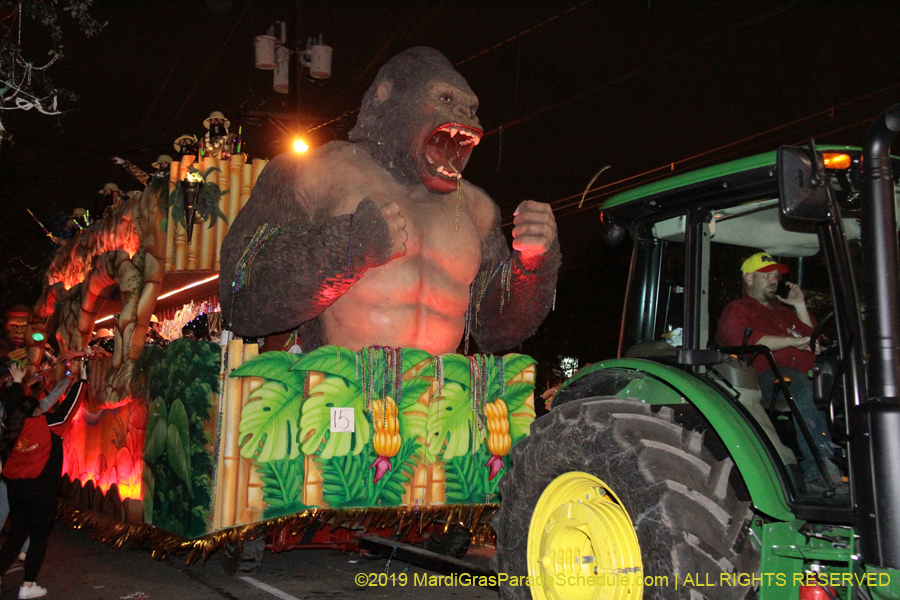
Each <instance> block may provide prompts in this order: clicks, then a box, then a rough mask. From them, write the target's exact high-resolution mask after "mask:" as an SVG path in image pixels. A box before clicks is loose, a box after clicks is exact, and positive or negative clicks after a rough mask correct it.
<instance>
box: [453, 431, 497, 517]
mask: <svg viewBox="0 0 900 600" xmlns="http://www.w3.org/2000/svg"><path fill="white" fill-rule="evenodd" d="M490 456H491V455H490V451H489V450H488V449H487V446H486V445H485V446H482V447H481V449H480V450H479V451H478V452H476V453H475V454H474V455H467V456H457V457H455V458H453V459H451V460H449V461H448V462H447V463H446V464H445V465H444V477H445V478H446V483H445V485H444V490H445V492H446V494H447V497H446V501H447V504H484V503H486V502H496V501H497V499H498V497H499V483H500V477H495V478H494V480H493V481H488V477H489V475H490V469H488V468H487V467H486V466H484V465H485V463H486V462H487V461H488V459H489V458H490ZM504 458H505V459H508V457H504ZM507 468H509V465H508V464H507ZM502 472H503V471H501V473H502Z"/></svg>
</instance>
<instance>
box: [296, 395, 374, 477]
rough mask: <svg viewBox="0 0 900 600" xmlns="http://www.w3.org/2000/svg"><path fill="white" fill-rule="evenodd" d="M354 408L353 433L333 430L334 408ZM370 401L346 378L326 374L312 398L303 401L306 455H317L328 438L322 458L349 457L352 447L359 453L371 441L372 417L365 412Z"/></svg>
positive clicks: (301, 434)
mask: <svg viewBox="0 0 900 600" xmlns="http://www.w3.org/2000/svg"><path fill="white" fill-rule="evenodd" d="M332 407H334V408H352V409H353V421H354V424H355V426H354V429H355V431H354V432H353V433H332V432H331V431H330V426H331V409H332ZM365 409H366V400H365V398H364V397H363V395H362V393H360V390H359V388H357V387H356V386H355V385H350V384H348V382H347V380H346V379H344V378H342V377H326V378H325V380H324V381H322V383H320V384H319V385H317V386H316V387H314V388H313V389H311V390H310V392H309V398H307V399H306V401H305V402H304V403H303V416H302V417H301V418H300V439H301V441H302V444H303V446H302V451H303V453H304V454H313V453H315V452H316V450H317V449H318V448H319V446H320V445H321V444H322V440H323V438H324V440H325V447H324V448H322V450H321V452H320V453H319V458H321V459H323V460H327V459H330V458H331V457H333V456H345V455H346V454H348V453H349V452H350V450H351V447H352V450H353V454H354V455H357V454H359V453H360V452H362V450H363V448H365V446H366V444H367V443H368V442H369V437H370V435H369V427H370V426H369V420H368V419H367V418H366V414H365Z"/></svg>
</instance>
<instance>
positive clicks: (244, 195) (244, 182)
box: [238, 163, 253, 210]
mask: <svg viewBox="0 0 900 600" xmlns="http://www.w3.org/2000/svg"><path fill="white" fill-rule="evenodd" d="M252 179H253V165H248V164H246V163H245V164H244V170H243V173H242V174H241V193H240V196H239V197H238V210H240V209H242V208H244V206H245V205H246V204H247V201H248V200H250V191H251V185H250V182H251V181H252Z"/></svg>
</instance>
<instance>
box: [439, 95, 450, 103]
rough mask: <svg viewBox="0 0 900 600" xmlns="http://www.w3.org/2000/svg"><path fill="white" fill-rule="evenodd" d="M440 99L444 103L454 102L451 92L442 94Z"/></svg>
mask: <svg viewBox="0 0 900 600" xmlns="http://www.w3.org/2000/svg"><path fill="white" fill-rule="evenodd" d="M440 101H441V102H443V103H444V104H450V103H451V102H453V97H452V96H450V94H442V95H441V97H440Z"/></svg>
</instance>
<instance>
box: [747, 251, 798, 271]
mask: <svg viewBox="0 0 900 600" xmlns="http://www.w3.org/2000/svg"><path fill="white" fill-rule="evenodd" d="M757 271H759V272H760V273H768V272H770V271H778V272H779V273H781V274H782V275H784V274H785V273H787V272H788V268H787V265H783V264H781V263H779V262H776V261H775V259H774V258H772V255H771V254H769V253H768V252H757V253H756V254H754V255H753V256H751V257H750V258H748V259H747V260H745V261H744V264H742V265H741V273H743V274H744V275H746V274H747V273H755V272H757Z"/></svg>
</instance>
